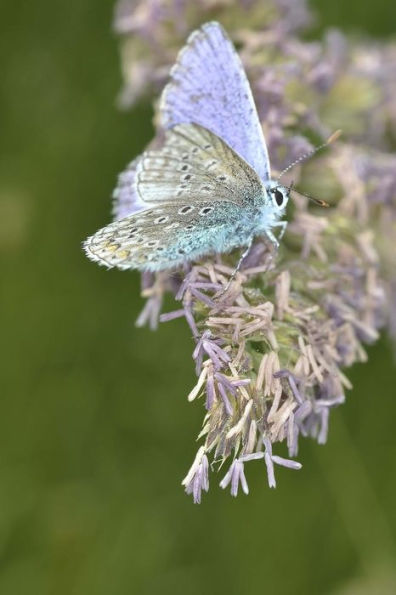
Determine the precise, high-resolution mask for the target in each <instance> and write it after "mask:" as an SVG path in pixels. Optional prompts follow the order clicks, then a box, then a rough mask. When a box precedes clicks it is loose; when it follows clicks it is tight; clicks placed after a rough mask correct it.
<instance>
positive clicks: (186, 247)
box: [84, 199, 250, 271]
mask: <svg viewBox="0 0 396 595" xmlns="http://www.w3.org/2000/svg"><path fill="white" fill-rule="evenodd" d="M244 216H245V217H246V213H244V210H243V208H242V207H241V206H238V205H235V204H234V203H232V202H230V201H222V200H217V201H215V202H213V201H205V200H200V199H197V200H192V201H191V200H189V201H187V202H185V203H183V202H179V201H177V202H175V201H173V202H172V203H163V204H161V206H160V207H155V208H153V209H148V210H145V211H142V212H140V213H136V214H134V215H130V216H128V217H125V218H124V219H121V220H119V221H115V222H114V223H111V224H110V225H107V226H106V227H104V228H103V229H100V230H99V231H98V232H97V233H96V234H94V235H93V236H91V237H90V238H88V239H87V240H86V242H85V244H84V248H85V252H86V254H87V256H88V257H89V258H90V259H91V260H94V261H95V262H98V263H99V264H102V265H105V266H107V267H109V268H112V267H116V268H119V269H123V270H125V269H140V270H148V271H159V270H164V269H170V268H173V267H176V266H180V265H181V264H182V263H184V262H186V261H191V260H196V259H198V258H200V257H201V256H204V255H206V254H210V253H212V252H225V251H228V250H231V249H232V248H234V247H236V246H238V245H241V244H243V243H244V241H247V240H246V239H245V238H242V237H241V236H240V235H239V234H238V233H235V230H236V229H237V226H238V225H239V224H240V222H241V218H243V217H244ZM245 227H246V229H247V230H249V233H250V228H249V224H248V223H247V224H246V226H245Z"/></svg>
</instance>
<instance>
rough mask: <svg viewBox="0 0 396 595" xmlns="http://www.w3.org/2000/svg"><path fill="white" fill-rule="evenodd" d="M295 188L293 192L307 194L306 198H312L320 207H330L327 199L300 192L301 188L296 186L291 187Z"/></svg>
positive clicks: (301, 194)
mask: <svg viewBox="0 0 396 595" xmlns="http://www.w3.org/2000/svg"><path fill="white" fill-rule="evenodd" d="M291 189H292V190H293V192H295V193H296V194H299V195H300V196H305V198H308V200H311V201H312V202H313V203H315V204H316V205H318V206H319V207H326V208H327V207H329V206H330V205H329V203H328V202H326V201H325V200H321V199H320V198H314V197H313V196H309V194H304V192H300V191H299V190H296V189H295V188H291Z"/></svg>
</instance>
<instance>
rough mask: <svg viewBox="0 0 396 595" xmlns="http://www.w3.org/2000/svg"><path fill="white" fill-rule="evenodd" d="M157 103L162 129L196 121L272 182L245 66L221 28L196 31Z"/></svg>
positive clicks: (210, 26)
mask: <svg viewBox="0 0 396 595" xmlns="http://www.w3.org/2000/svg"><path fill="white" fill-rule="evenodd" d="M170 76H171V80H170V82H169V83H168V85H167V86H166V87H165V89H164V91H163V94H162V97H161V103H160V116H161V122H162V125H163V126H164V127H165V128H172V127H173V126H175V125H177V124H180V123H188V122H195V123H196V124H199V125H201V126H203V127H204V128H207V129H209V130H211V131H212V132H213V133H214V134H216V135H217V136H219V137H220V138H222V139H223V140H224V141H225V142H226V143H227V144H228V145H229V146H230V147H231V148H232V149H233V150H234V151H236V152H237V153H238V154H239V155H240V156H241V157H243V159H245V161H247V163H248V164H249V165H250V166H251V167H252V168H253V169H254V170H255V171H256V172H257V173H258V175H259V176H260V178H261V179H262V180H263V181H267V180H269V178H270V166H269V159H268V152H267V148H266V144H265V140H264V136H263V132H262V129H261V125H260V121H259V118H258V114H257V110H256V106H255V104H254V100H253V96H252V92H251V89H250V85H249V82H248V80H247V77H246V73H245V71H244V68H243V65H242V63H241V61H240V59H239V56H238V54H237V53H236V51H235V49H234V46H233V44H232V42H231V41H230V39H229V38H228V36H227V34H226V33H225V31H224V29H223V28H222V27H221V25H219V23H215V22H212V23H207V24H205V25H203V26H202V27H201V28H200V29H198V30H197V31H194V32H193V33H192V34H191V35H190V37H189V39H188V41H187V44H186V46H185V47H184V48H183V49H182V50H181V51H180V53H179V55H178V58H177V61H176V64H175V65H174V66H173V68H172V70H171V73H170Z"/></svg>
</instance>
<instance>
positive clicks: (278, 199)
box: [273, 188, 285, 207]
mask: <svg viewBox="0 0 396 595" xmlns="http://www.w3.org/2000/svg"><path fill="white" fill-rule="evenodd" d="M273 194H274V196H275V201H276V204H277V205H278V207H281V206H282V205H283V202H284V200H285V197H284V196H283V194H282V192H281V191H280V190H278V189H277V188H275V190H274V192H273Z"/></svg>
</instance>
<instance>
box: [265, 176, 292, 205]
mask: <svg viewBox="0 0 396 595" xmlns="http://www.w3.org/2000/svg"><path fill="white" fill-rule="evenodd" d="M290 190H291V188H288V187H287V186H282V184H279V182H277V181H274V180H270V181H269V182H268V184H267V192H268V196H269V197H270V201H271V204H272V206H273V207H274V210H275V212H277V211H279V212H282V211H283V210H284V209H285V207H286V205H287V202H288V200H289V195H290Z"/></svg>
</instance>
